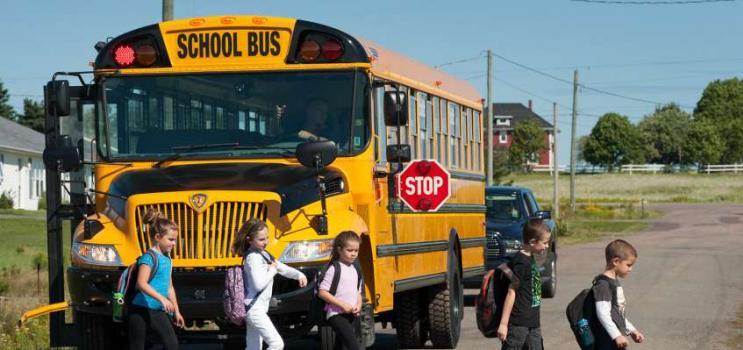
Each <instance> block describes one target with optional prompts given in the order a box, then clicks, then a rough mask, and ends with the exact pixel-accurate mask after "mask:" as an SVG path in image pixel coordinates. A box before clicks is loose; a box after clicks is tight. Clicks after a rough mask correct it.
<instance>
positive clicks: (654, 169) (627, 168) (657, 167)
mask: <svg viewBox="0 0 743 350" xmlns="http://www.w3.org/2000/svg"><path fill="white" fill-rule="evenodd" d="M665 167H666V166H665V165H663V164H625V165H622V169H621V172H623V173H629V174H630V175H632V173H634V172H643V173H653V174H657V173H658V172H663V169H664V168H665Z"/></svg>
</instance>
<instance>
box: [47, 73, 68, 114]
mask: <svg viewBox="0 0 743 350" xmlns="http://www.w3.org/2000/svg"><path fill="white" fill-rule="evenodd" d="M46 89H47V93H48V95H47V96H49V103H48V104H47V106H48V107H47V108H49V109H50V110H49V111H47V115H49V116H54V117H64V116H67V115H70V83H69V82H68V81H67V80H52V81H50V82H48V83H47V84H46Z"/></svg>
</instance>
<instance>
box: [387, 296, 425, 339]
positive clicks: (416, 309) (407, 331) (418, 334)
mask: <svg viewBox="0 0 743 350" xmlns="http://www.w3.org/2000/svg"><path fill="white" fill-rule="evenodd" d="M421 297H422V295H421V293H419V292H418V291H407V292H401V293H395V328H396V330H397V345H398V347H399V348H401V349H411V348H422V347H423V344H425V343H426V339H427V338H428V334H427V333H428V322H426V321H427V320H426V313H425V312H424V311H423V310H422V308H423V304H422V303H421V302H420V300H421Z"/></svg>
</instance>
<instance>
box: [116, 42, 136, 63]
mask: <svg viewBox="0 0 743 350" xmlns="http://www.w3.org/2000/svg"><path fill="white" fill-rule="evenodd" d="M136 58H137V53H136V52H134V48H133V47H131V46H129V45H119V46H118V47H116V49H114V61H115V62H116V64H118V65H120V66H122V67H128V66H130V65H131V64H132V63H134V60H135V59H136Z"/></svg>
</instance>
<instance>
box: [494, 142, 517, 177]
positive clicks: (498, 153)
mask: <svg viewBox="0 0 743 350" xmlns="http://www.w3.org/2000/svg"><path fill="white" fill-rule="evenodd" d="M510 173H511V163H510V160H509V151H508V149H506V148H503V147H495V148H494V150H493V184H495V185H510V184H511V183H513V180H511V181H510V182H504V181H503V180H504V179H505V178H506V176H508V175H509V174H510Z"/></svg>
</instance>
